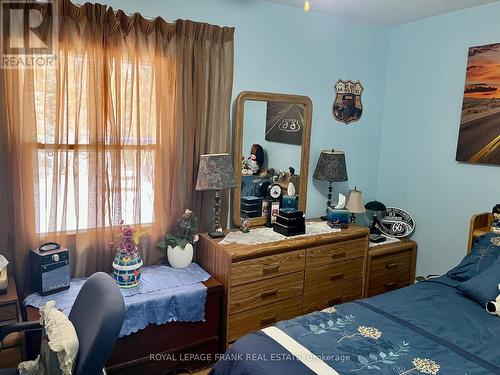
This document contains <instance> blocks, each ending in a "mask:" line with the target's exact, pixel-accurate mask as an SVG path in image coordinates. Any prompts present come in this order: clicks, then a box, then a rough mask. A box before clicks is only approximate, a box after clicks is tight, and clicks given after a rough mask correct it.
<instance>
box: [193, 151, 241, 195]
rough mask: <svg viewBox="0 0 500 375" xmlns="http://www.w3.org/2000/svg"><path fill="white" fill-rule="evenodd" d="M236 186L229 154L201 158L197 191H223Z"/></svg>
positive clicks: (208, 155) (207, 155)
mask: <svg viewBox="0 0 500 375" xmlns="http://www.w3.org/2000/svg"><path fill="white" fill-rule="evenodd" d="M235 186H236V181H235V178H234V171H233V166H232V164H231V158H230V157H229V154H206V155H201V156H200V166H199V169H198V179H197V181H196V190H222V189H226V188H232V187H235Z"/></svg>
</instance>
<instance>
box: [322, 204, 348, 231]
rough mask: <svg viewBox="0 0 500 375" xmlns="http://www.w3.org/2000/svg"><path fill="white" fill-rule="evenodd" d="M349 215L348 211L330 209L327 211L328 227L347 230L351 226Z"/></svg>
mask: <svg viewBox="0 0 500 375" xmlns="http://www.w3.org/2000/svg"><path fill="white" fill-rule="evenodd" d="M349 215H350V212H349V211H348V210H336V209H333V208H331V207H328V208H327V210H326V220H327V222H328V225H330V226H331V227H333V228H347V226H348V225H349Z"/></svg>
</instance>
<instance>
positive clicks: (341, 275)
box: [330, 272, 344, 281]
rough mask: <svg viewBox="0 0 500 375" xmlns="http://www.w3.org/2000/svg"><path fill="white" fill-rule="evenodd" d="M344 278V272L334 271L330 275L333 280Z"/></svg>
mask: <svg viewBox="0 0 500 375" xmlns="http://www.w3.org/2000/svg"><path fill="white" fill-rule="evenodd" d="M343 278H344V272H339V273H334V274H333V275H331V276H330V280H331V281H335V280H338V279H343Z"/></svg>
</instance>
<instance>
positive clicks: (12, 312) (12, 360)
mask: <svg viewBox="0 0 500 375" xmlns="http://www.w3.org/2000/svg"><path fill="white" fill-rule="evenodd" d="M19 321H21V319H20V314H19V301H18V299H17V289H16V282H15V281H14V278H13V277H9V285H8V288H7V293H6V294H3V295H0V326H4V325H7V324H12V323H17V322H19ZM23 341H24V335H23V334H22V333H13V334H11V335H9V336H7V337H6V338H5V340H4V342H3V348H2V351H0V364H1V365H0V368H5V367H7V368H9V367H17V365H18V364H19V362H22V360H23V352H24V350H23Z"/></svg>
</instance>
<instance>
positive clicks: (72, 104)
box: [34, 55, 156, 233]
mask: <svg viewBox="0 0 500 375" xmlns="http://www.w3.org/2000/svg"><path fill="white" fill-rule="evenodd" d="M58 58H59V59H60V61H59V68H56V67H43V68H35V69H34V86H35V87H34V89H35V90H34V91H35V108H36V113H35V116H36V129H37V130H36V133H37V134H36V145H37V146H36V152H35V155H34V157H35V158H36V159H37V163H36V165H37V166H38V168H37V169H36V170H35V171H34V173H35V176H34V181H35V196H36V219H37V223H36V225H37V232H39V233H46V232H57V231H64V230H67V231H68V230H83V229H90V228H93V227H95V226H102V225H106V226H111V225H118V224H119V223H120V221H121V220H124V221H125V222H126V223H128V224H138V223H143V224H144V223H152V222H153V220H154V217H153V202H154V184H153V181H154V165H155V152H156V108H155V103H156V100H155V95H154V94H155V92H154V74H153V68H152V65H150V64H142V63H137V62H134V63H133V62H130V61H126V60H118V59H117V60H112V62H111V63H110V64H107V65H106V68H107V69H109V70H110V71H109V72H107V76H108V77H109V82H106V85H107V87H108V88H106V87H105V82H103V81H104V80H103V79H100V78H99V74H100V72H99V70H98V69H96V67H97V68H99V67H101V66H102V65H104V64H96V63H95V61H92V60H89V58H86V57H83V56H78V55H66V56H64V55H60V56H59V57H58ZM103 69H104V68H103ZM90 75H92V77H90ZM96 76H97V77H96ZM89 78H92V79H89ZM91 81H92V82H98V83H99V85H100V87H91V86H90V85H91V83H90V82H91ZM97 95H105V96H108V97H107V98H104V99H103V100H94V99H95V98H94V96H97ZM95 103H105V105H106V108H95ZM102 216H104V217H102ZM103 223H104V224H103Z"/></svg>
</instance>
